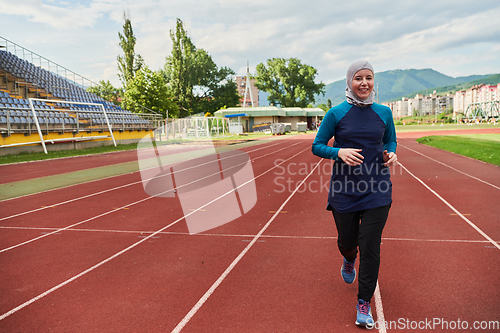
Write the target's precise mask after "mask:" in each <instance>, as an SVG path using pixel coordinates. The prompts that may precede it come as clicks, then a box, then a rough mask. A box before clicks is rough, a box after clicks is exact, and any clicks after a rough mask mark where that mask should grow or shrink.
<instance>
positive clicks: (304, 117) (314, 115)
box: [215, 106, 326, 132]
mask: <svg viewBox="0 0 500 333" xmlns="http://www.w3.org/2000/svg"><path fill="white" fill-rule="evenodd" d="M325 114H326V112H325V111H323V110H322V109H320V108H299V107H293V108H287V107H283V108H281V107H279V106H261V107H245V108H241V107H232V108H227V109H221V110H219V111H217V112H215V116H217V117H231V116H232V115H237V116H238V118H239V119H238V120H239V121H241V124H242V127H243V131H244V132H256V131H262V130H267V129H269V127H270V125H271V124H272V123H288V124H290V126H291V129H292V131H296V130H297V129H298V128H297V124H298V123H307V128H308V129H310V130H312V129H315V127H316V126H317V124H318V122H319V121H321V120H322V119H323V117H324V116H325Z"/></svg>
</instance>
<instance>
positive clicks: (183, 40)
mask: <svg viewBox="0 0 500 333" xmlns="http://www.w3.org/2000/svg"><path fill="white" fill-rule="evenodd" d="M170 38H171V39H172V55H171V56H169V57H167V61H166V64H165V69H164V73H165V77H166V78H167V81H168V82H169V83H170V85H171V87H172V92H173V96H174V100H175V102H176V103H177V106H178V109H179V113H180V116H181V117H186V116H189V115H190V114H194V113H199V112H203V113H205V112H210V113H213V112H215V111H217V110H218V108H220V107H222V106H224V105H227V106H235V105H237V104H238V102H239V96H238V90H237V87H236V83H234V82H233V81H232V80H231V79H230V78H231V75H234V71H233V70H231V69H230V68H227V67H222V68H218V67H217V65H216V64H215V62H214V61H213V59H212V57H211V56H210V55H209V54H208V53H207V51H205V50H203V49H197V48H196V47H195V45H194V44H193V42H192V41H191V39H190V38H189V36H188V35H187V32H186V30H185V29H184V25H183V23H182V21H181V20H180V19H177V24H176V29H175V32H173V31H170Z"/></svg>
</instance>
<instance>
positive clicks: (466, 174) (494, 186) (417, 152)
mask: <svg viewBox="0 0 500 333" xmlns="http://www.w3.org/2000/svg"><path fill="white" fill-rule="evenodd" d="M398 146H401V147H403V148H406V149H408V150H411V151H412V152H414V153H416V154H419V155H422V156H423V157H425V158H428V159H430V160H431V161H434V162H436V163H439V164H441V165H444V166H445V167H447V168H450V169H452V170H454V171H456V172H459V173H461V174H463V175H465V176H467V177H470V178H472V179H475V180H477V181H480V182H481V183H484V184H486V185H489V186H491V187H493V188H496V189H497V190H500V187H498V186H496V185H493V184H491V183H488V182H487V181H484V180H482V179H479V178H477V177H474V176H472V175H469V174H468V173H465V172H463V171H460V170H458V169H456V168H454V167H452V166H450V165H448V164H446V163H443V162H440V161H438V160H436V159H433V158H432V157H429V156H427V155H425V154H423V153H421V152H419V151H416V150H414V149H411V148H409V147H406V146H404V145H401V144H398ZM459 156H461V155H459ZM462 157H465V156H462Z"/></svg>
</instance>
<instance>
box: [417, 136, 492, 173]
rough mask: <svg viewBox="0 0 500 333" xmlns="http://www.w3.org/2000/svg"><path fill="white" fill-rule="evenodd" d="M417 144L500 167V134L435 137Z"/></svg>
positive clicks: (428, 137) (424, 139) (421, 140)
mask: <svg viewBox="0 0 500 333" xmlns="http://www.w3.org/2000/svg"><path fill="white" fill-rule="evenodd" d="M417 142H419V143H423V144H426V145H429V146H432V147H436V148H439V149H443V150H447V151H451V152H453V153H456V154H459V155H463V156H467V157H471V158H474V159H477V160H480V161H483V162H486V163H491V164H494V165H497V166H500V134H466V135H449V136H443V135H433V136H425V137H422V138H419V139H417Z"/></svg>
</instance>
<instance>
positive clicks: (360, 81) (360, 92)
mask: <svg viewBox="0 0 500 333" xmlns="http://www.w3.org/2000/svg"><path fill="white" fill-rule="evenodd" d="M352 91H354V93H355V94H356V95H357V96H358V97H359V99H367V98H368V97H369V96H370V94H371V93H372V91H373V73H372V72H371V71H370V70H369V69H362V70H360V71H358V72H356V74H354V77H353V78H352Z"/></svg>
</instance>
